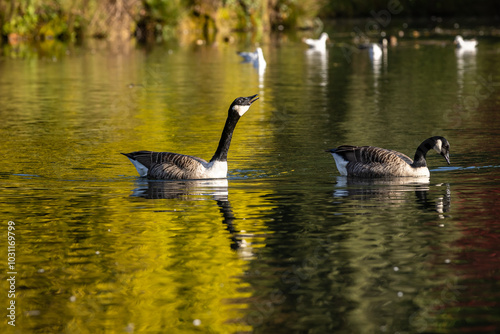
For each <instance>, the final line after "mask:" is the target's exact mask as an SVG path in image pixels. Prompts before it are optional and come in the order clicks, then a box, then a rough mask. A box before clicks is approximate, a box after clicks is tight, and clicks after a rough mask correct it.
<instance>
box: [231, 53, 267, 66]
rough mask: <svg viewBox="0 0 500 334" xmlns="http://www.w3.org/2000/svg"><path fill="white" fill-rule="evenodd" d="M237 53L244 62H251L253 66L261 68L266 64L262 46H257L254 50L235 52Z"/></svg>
mask: <svg viewBox="0 0 500 334" xmlns="http://www.w3.org/2000/svg"><path fill="white" fill-rule="evenodd" d="M237 54H238V55H239V56H240V57H242V58H243V62H244V63H252V65H253V66H254V67H255V68H259V67H260V68H263V67H266V65H267V63H266V60H265V59H264V53H263V52H262V48H257V49H255V51H254V52H237Z"/></svg>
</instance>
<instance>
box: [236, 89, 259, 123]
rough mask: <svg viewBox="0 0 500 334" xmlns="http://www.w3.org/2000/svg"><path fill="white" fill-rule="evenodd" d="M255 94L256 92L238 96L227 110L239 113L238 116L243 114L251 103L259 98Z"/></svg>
mask: <svg viewBox="0 0 500 334" xmlns="http://www.w3.org/2000/svg"><path fill="white" fill-rule="evenodd" d="M257 95H258V94H255V95H252V96H247V97H238V98H237V99H236V100H234V101H233V103H232V104H231V107H229V111H236V112H237V113H238V115H240V117H241V116H243V115H244V114H245V113H246V112H247V110H248V109H249V108H250V106H251V105H252V103H254V102H255V101H257V100H258V99H259V98H258V97H257Z"/></svg>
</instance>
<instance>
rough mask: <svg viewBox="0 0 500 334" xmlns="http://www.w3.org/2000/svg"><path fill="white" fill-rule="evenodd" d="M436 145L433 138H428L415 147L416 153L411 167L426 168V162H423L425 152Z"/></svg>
mask: <svg viewBox="0 0 500 334" xmlns="http://www.w3.org/2000/svg"><path fill="white" fill-rule="evenodd" d="M434 145H436V139H435V138H434V137H432V138H428V139H426V140H424V141H423V142H422V144H420V145H419V146H418V147H417V151H416V152H415V157H414V158H413V164H412V166H413V167H427V161H426V160H425V156H426V155H427V152H429V150H431V149H432V148H434Z"/></svg>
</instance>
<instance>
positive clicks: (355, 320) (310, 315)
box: [245, 178, 454, 333]
mask: <svg viewBox="0 0 500 334" xmlns="http://www.w3.org/2000/svg"><path fill="white" fill-rule="evenodd" d="M346 179H347V178H346ZM356 181H357V180H354V179H351V180H350V181H347V180H346V182H345V184H342V185H339V184H337V185H336V186H335V189H334V191H335V192H336V193H337V191H339V190H340V189H339V188H342V189H344V190H345V192H339V194H340V195H339V196H336V197H333V198H332V197H331V196H332V193H331V192H326V193H325V192H307V193H305V192H301V191H298V192H295V191H293V190H290V189H286V188H285V189H281V190H278V191H277V193H276V194H274V195H273V198H275V199H277V200H278V201H277V202H278V206H277V207H276V208H274V209H273V210H271V211H270V212H269V214H268V215H267V219H268V220H269V221H270V222H272V223H269V224H268V228H269V232H268V233H269V238H268V239H267V240H266V247H265V248H263V249H259V250H258V252H257V255H258V259H259V260H257V261H252V262H251V263H250V268H249V270H248V275H247V276H245V280H246V281H247V282H248V283H249V284H251V285H252V287H253V289H254V290H255V291H256V292H255V294H254V296H253V298H252V300H251V302H250V303H251V307H250V310H249V312H248V314H247V317H246V321H247V322H248V324H249V325H252V326H254V332H256V333H268V332H273V333H289V332H293V331H295V332H297V331H301V330H304V331H306V330H309V331H317V332H335V331H336V330H339V329H342V330H346V331H350V332H376V331H378V330H379V329H380V328H381V327H384V326H387V327H391V328H398V329H400V330H403V329H406V330H411V328H412V326H414V324H410V323H409V322H408V319H409V317H410V316H411V315H412V314H413V313H414V312H415V307H414V306H413V305H411V304H401V303H398V298H402V297H398V294H400V295H401V296H406V295H405V294H409V295H410V297H408V298H411V296H414V295H415V292H414V291H410V290H408V289H409V287H415V286H420V285H421V284H422V282H423V281H425V279H426V275H427V273H426V271H425V270H424V269H423V268H424V267H425V266H426V265H427V263H426V260H425V258H419V256H420V255H419V254H422V251H423V250H422V248H424V249H427V248H429V247H433V246H432V243H431V244H429V239H428V238H429V233H436V232H437V233H439V231H440V230H439V229H438V230H437V231H432V230H424V231H423V230H422V226H426V224H427V222H428V221H429V220H435V219H438V218H443V217H442V216H441V215H440V214H441V213H442V212H446V211H447V210H449V203H450V191H449V187H448V186H446V187H441V186H440V185H436V186H435V185H431V184H429V183H428V179H427V180H426V182H422V183H419V182H417V181H416V180H413V182H411V181H410V183H409V184H408V183H405V182H403V181H402V180H399V181H394V182H392V183H391V182H389V181H388V180H386V181H384V182H379V183H377V182H374V181H367V180H358V181H359V182H356ZM325 203H328V204H325ZM436 212H437V213H436ZM434 225H437V224H434ZM451 237H454V236H453V235H452V234H447V237H442V236H439V238H437V239H439V241H437V242H441V241H443V240H446V238H451ZM429 251H430V249H429ZM409 273H412V274H409ZM416 289H418V288H416Z"/></svg>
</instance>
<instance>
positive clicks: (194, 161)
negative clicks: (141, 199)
mask: <svg viewBox="0 0 500 334" xmlns="http://www.w3.org/2000/svg"><path fill="white" fill-rule="evenodd" d="M258 99H259V98H258V97H257V94H256V95H252V96H248V97H239V98H237V99H235V100H234V101H233V103H232V104H231V106H230V107H229V110H228V115H227V119H226V124H225V125H224V129H223V131H222V134H221V138H220V141H219V145H218V147H217V150H216V151H215V154H214V155H213V157H212V159H211V160H210V161H206V160H203V159H201V158H198V157H194V156H191V155H184V154H178V153H171V152H152V151H136V152H131V153H122V154H123V155H125V156H126V157H127V158H129V160H130V161H131V162H132V164H133V165H134V166H135V168H136V169H137V172H138V173H139V175H140V176H141V177H148V178H151V179H168V180H186V179H217V178H225V177H227V171H228V167H227V153H228V151H229V146H230V144H231V138H232V136H233V132H234V129H235V127H236V124H237V123H238V121H239V119H240V118H241V116H243V115H244V114H245V112H247V111H248V109H249V108H250V106H251V105H252V103H254V102H255V101H257V100H258Z"/></svg>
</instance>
